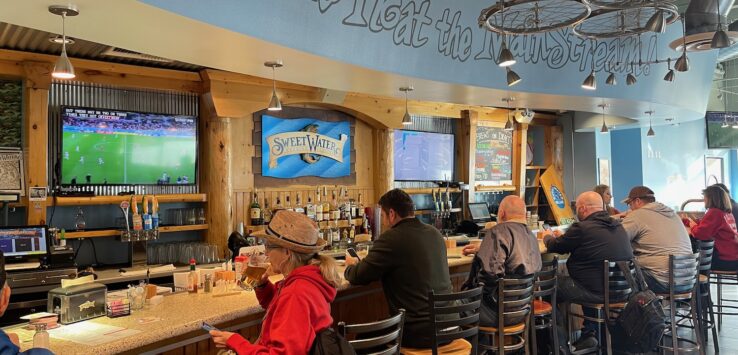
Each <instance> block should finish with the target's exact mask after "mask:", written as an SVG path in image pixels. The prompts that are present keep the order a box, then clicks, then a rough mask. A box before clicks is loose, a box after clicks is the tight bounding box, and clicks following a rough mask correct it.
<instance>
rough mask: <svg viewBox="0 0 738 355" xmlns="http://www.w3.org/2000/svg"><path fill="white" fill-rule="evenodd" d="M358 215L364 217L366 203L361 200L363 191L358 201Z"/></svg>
mask: <svg viewBox="0 0 738 355" xmlns="http://www.w3.org/2000/svg"><path fill="white" fill-rule="evenodd" d="M356 217H359V218H362V217H364V203H363V202H362V201H361V192H359V199H358V200H357V201H356Z"/></svg>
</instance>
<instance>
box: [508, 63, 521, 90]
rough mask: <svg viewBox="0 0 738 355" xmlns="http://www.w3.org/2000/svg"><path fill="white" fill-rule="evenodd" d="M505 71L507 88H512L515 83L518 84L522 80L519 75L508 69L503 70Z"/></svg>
mask: <svg viewBox="0 0 738 355" xmlns="http://www.w3.org/2000/svg"><path fill="white" fill-rule="evenodd" d="M505 69H507V86H513V85H515V84H517V83H519V82H520V81H521V80H522V79H521V78H520V75H518V73H516V72H515V71H513V70H512V69H510V68H509V67H507V68H505Z"/></svg>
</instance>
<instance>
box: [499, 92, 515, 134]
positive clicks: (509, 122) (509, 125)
mask: <svg viewBox="0 0 738 355" xmlns="http://www.w3.org/2000/svg"><path fill="white" fill-rule="evenodd" d="M502 101H505V102H506V103H507V122H505V128H504V129H505V130H506V131H512V130H514V129H515V123H514V122H513V121H512V118H510V102H511V101H515V98H514V97H504V98H502Z"/></svg>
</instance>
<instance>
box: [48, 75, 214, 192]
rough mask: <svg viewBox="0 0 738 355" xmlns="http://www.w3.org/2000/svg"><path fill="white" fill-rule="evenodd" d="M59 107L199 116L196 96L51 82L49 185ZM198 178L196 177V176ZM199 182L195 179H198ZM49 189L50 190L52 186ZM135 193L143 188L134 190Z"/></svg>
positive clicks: (57, 137)
mask: <svg viewBox="0 0 738 355" xmlns="http://www.w3.org/2000/svg"><path fill="white" fill-rule="evenodd" d="M62 106H80V107H92V108H101V109H110V110H123V111H140V112H151V113H159V114H170V115H189V116H195V117H197V116H198V115H199V109H200V108H199V97H198V95H196V94H191V93H183V92H173V91H161V90H139V89H136V90H132V89H123V88H117V87H112V86H106V85H99V84H89V83H81V82H75V81H55V82H54V83H53V84H52V85H51V90H50V92H49V157H50V159H49V166H48V171H49V181H50V182H51V183H52V184H53V183H54V181H55V179H54V171H55V169H54V166H56V164H57V162H58V160H59V151H60V145H61V134H62V132H61V128H62V123H61V115H60V109H61V107H62ZM198 175H199V173H198ZM198 181H199V178H198ZM52 187H53V186H52ZM130 188H131V187H130V186H126V187H121V186H114V185H110V186H90V187H84V186H83V187H80V188H79V189H80V190H89V191H94V192H95V194H97V195H115V194H117V193H118V192H119V191H122V190H123V189H126V190H128V189H130ZM135 190H136V191H137V193H143V192H144V186H138V187H135ZM198 190H199V189H198V186H151V185H149V186H146V187H145V192H146V193H157V194H164V193H196V192H197V191H198Z"/></svg>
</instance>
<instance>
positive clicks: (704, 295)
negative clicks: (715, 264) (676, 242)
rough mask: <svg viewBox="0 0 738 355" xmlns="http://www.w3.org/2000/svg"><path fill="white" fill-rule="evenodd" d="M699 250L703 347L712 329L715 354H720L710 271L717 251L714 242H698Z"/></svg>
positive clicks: (700, 312) (700, 316)
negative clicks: (708, 331) (708, 332)
mask: <svg viewBox="0 0 738 355" xmlns="http://www.w3.org/2000/svg"><path fill="white" fill-rule="evenodd" d="M697 249H698V250H699V253H700V266H699V273H700V274H699V275H698V277H699V284H700V287H699V292H700V302H701V303H702V307H700V308H699V309H698V310H697V311H698V312H699V318H700V322H701V326H702V339H703V340H704V343H703V344H702V345H703V346H705V347H706V346H707V330H708V329H710V330H711V332H712V346H713V349H714V350H715V352H716V353H717V352H719V351H720V350H719V349H720V343H719V340H718V334H717V327H716V324H715V308H714V305H713V303H712V291H711V286H710V269H711V268H712V256H713V253H714V251H715V241H714V240H698V241H697Z"/></svg>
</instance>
